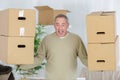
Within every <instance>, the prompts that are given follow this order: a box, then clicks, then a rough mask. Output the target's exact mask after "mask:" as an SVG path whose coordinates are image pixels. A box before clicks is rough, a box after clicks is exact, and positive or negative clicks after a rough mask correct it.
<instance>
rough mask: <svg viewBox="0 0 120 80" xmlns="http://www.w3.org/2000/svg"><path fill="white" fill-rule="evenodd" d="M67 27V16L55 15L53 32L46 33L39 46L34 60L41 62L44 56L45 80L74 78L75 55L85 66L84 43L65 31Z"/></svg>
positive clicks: (69, 79)
mask: <svg viewBox="0 0 120 80" xmlns="http://www.w3.org/2000/svg"><path fill="white" fill-rule="evenodd" d="M68 27H69V22H68V18H67V16H65V15H63V14H59V15H57V16H56V17H55V20H54V28H55V32H54V33H52V34H49V35H47V36H46V37H45V38H44V39H43V40H42V43H41V45H40V46H39V49H38V58H39V60H36V61H37V62H42V61H43V60H44V58H46V60H47V64H46V80H76V76H77V75H76V70H77V57H79V58H80V59H81V61H82V63H83V64H84V65H85V66H87V52H86V49H85V47H84V44H83V42H82V40H81V38H80V37H79V36H78V35H76V34H74V33H71V32H68V31H67V29H68ZM34 65H35V64H34ZM22 67H23V68H24V66H21V68H22ZM29 67H30V66H29Z"/></svg>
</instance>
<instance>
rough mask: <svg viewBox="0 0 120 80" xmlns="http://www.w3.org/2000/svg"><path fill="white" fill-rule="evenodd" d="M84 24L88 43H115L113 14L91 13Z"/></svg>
mask: <svg viewBox="0 0 120 80" xmlns="http://www.w3.org/2000/svg"><path fill="white" fill-rule="evenodd" d="M86 22H87V40H88V43H106V42H115V37H116V24H115V22H116V21H115V12H93V13H91V14H89V15H87V19H86Z"/></svg>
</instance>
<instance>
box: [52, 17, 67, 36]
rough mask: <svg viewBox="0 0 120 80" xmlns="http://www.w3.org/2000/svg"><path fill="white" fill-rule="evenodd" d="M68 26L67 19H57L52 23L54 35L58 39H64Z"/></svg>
mask: <svg viewBox="0 0 120 80" xmlns="http://www.w3.org/2000/svg"><path fill="white" fill-rule="evenodd" d="M68 26H69V23H68V20H67V18H65V17H57V18H56V19H55V23H54V27H55V31H56V35H57V36H58V37H64V36H65V35H66V34H67V29H68Z"/></svg>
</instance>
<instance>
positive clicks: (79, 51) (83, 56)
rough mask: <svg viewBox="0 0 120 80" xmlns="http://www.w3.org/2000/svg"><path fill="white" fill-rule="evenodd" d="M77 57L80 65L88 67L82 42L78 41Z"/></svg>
mask: <svg viewBox="0 0 120 80" xmlns="http://www.w3.org/2000/svg"><path fill="white" fill-rule="evenodd" d="M78 56H79V58H80V60H81V61H82V63H83V64H84V65H85V66H86V67H87V66H88V55H87V51H86V48H85V46H84V43H83V41H82V40H81V39H80V40H79V48H78Z"/></svg>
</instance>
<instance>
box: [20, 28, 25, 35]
mask: <svg viewBox="0 0 120 80" xmlns="http://www.w3.org/2000/svg"><path fill="white" fill-rule="evenodd" d="M24 32H25V28H24V27H21V28H20V36H24Z"/></svg>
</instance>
